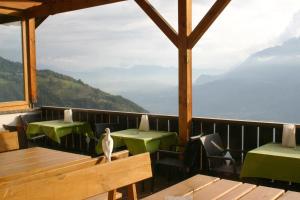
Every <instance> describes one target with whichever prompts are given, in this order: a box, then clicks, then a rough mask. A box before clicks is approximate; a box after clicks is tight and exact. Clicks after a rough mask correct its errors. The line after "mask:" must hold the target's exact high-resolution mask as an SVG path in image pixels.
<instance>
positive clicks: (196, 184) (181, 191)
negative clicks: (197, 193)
mask: <svg viewBox="0 0 300 200" xmlns="http://www.w3.org/2000/svg"><path fill="white" fill-rule="evenodd" d="M218 180H219V178H216V177H211V176H205V175H196V176H193V177H192V178H189V179H187V180H185V181H183V182H180V183H178V184H176V185H173V186H171V187H169V188H167V189H164V190H162V191H160V192H158V193H155V194H153V195H151V196H148V197H146V198H144V200H152V199H153V200H160V199H161V200H164V199H165V197H166V196H187V195H189V194H191V193H192V192H193V191H194V190H199V189H202V188H204V187H206V186H208V185H210V184H212V183H214V182H216V181H218Z"/></svg>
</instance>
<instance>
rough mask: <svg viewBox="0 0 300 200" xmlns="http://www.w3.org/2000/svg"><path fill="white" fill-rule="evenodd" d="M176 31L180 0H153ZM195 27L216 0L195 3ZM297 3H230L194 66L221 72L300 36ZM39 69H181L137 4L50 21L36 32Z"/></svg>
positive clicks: (202, 45)
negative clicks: (260, 51)
mask: <svg viewBox="0 0 300 200" xmlns="http://www.w3.org/2000/svg"><path fill="white" fill-rule="evenodd" d="M151 2H152V4H153V5H154V6H155V7H156V8H157V9H158V10H159V11H160V12H161V13H162V15H163V16H164V17H165V18H166V19H167V20H168V21H169V22H170V24H172V26H174V28H175V29H177V0H168V1H165V0H151ZM193 2H194V7H193V26H195V25H196V24H197V23H198V22H199V21H200V19H201V17H202V16H204V15H205V13H206V11H207V10H208V9H209V8H210V6H211V5H212V4H213V3H214V2H215V1H214V0H194V1H193ZM299 10H300V1H299V0H276V1H274V0H251V1H238V0H232V2H231V3H230V4H229V5H228V7H227V8H226V9H225V11H224V12H223V13H222V14H221V16H220V17H219V19H217V21H216V22H215V23H214V24H213V26H212V27H211V28H210V29H209V31H208V32H207V33H206V34H205V35H204V36H203V38H202V40H201V41H200V42H199V44H197V46H196V47H195V49H194V53H193V59H194V60H193V66H194V68H199V69H201V70H203V71H204V72H210V73H220V72H223V71H226V70H228V69H229V68H231V67H232V66H234V65H236V64H238V63H240V62H242V61H243V60H244V59H245V58H247V57H248V56H249V55H250V54H251V53H253V52H255V51H257V50H261V49H263V48H266V47H269V46H272V45H276V44H278V43H280V42H282V40H283V39H287V38H289V37H292V36H295V35H299V30H298V29H296V28H294V27H296V26H297V27H299V25H298V24H299V21H300V20H297V19H299V18H300V17H299V16H300V14H298V15H296V16H295V17H294V20H292V19H293V16H294V15H295V13H297V12H298V11H299ZM37 50H38V51H37V54H38V56H37V58H38V65H39V67H48V66H52V67H53V68H61V67H63V68H64V69H72V70H76V71H83V70H84V71H86V70H89V69H95V68H101V67H110V66H118V67H119V66H120V67H128V66H134V65H160V66H173V67H177V60H178V59H177V50H176V48H175V47H174V46H173V44H172V43H171V42H170V41H169V40H168V39H167V38H166V36H164V35H163V33H162V32H161V31H160V30H159V29H158V28H157V27H156V25H155V24H154V23H153V22H152V21H151V20H150V19H149V18H148V17H147V16H146V14H145V13H144V12H143V11H142V10H141V9H140V8H139V7H138V6H137V5H136V4H135V2H134V1H128V2H122V3H117V4H112V5H106V6H102V7H96V8H91V9H85V10H81V11H75V12H70V13H64V14H59V15H55V16H51V17H49V18H48V19H47V20H46V21H45V22H44V23H43V24H42V25H41V26H40V27H39V28H38V29H37Z"/></svg>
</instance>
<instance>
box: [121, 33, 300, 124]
mask: <svg viewBox="0 0 300 200" xmlns="http://www.w3.org/2000/svg"><path fill="white" fill-rule="evenodd" d="M299 88H300V38H293V39H290V40H288V41H286V42H284V43H283V44H282V45H278V46H275V47H270V48H267V49H264V50H262V51H259V52H257V53H254V54H253V55H251V56H250V57H249V58H248V59H246V60H245V61H244V62H243V63H241V64H240V65H239V66H236V67H235V68H234V69H233V70H231V71H229V72H227V73H225V74H223V75H218V76H209V75H202V76H199V78H198V79H197V80H196V81H195V82H194V86H193V115H194V116H210V117H223V118H235V119H252V120H268V121H282V122H295V123H296V122H297V123H300V106H299V105H298V103H299V102H300V95H299V93H298V90H299ZM177 90H178V88H177V86H176V87H163V86H161V89H160V90H157V91H151V92H150V93H148V94H147V92H144V93H142V95H140V94H135V95H134V93H129V95H126V94H124V96H125V97H127V98H129V99H131V100H133V101H135V102H137V103H138V104H140V105H142V106H143V107H145V108H146V109H148V110H149V111H150V112H155V113H165V114H177V110H178V91H177Z"/></svg>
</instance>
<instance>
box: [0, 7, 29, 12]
mask: <svg viewBox="0 0 300 200" xmlns="http://www.w3.org/2000/svg"><path fill="white" fill-rule="evenodd" d="M0 9H7V10H14V11H22V10H23V9H18V8H10V7H6V6H0Z"/></svg>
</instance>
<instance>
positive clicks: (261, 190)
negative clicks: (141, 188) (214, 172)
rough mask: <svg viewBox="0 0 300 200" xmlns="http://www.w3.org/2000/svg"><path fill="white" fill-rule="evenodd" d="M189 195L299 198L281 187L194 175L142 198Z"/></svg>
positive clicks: (224, 198)
mask: <svg viewBox="0 0 300 200" xmlns="http://www.w3.org/2000/svg"><path fill="white" fill-rule="evenodd" d="M168 196H169V197H187V199H189V197H190V198H191V199H206V200H213V199H218V200H233V199H234V200H237V199H240V200H258V199H259V200H275V199H278V200H286V199H288V200H293V199H300V193H298V192H291V191H288V192H286V193H285V191H284V190H282V189H277V188H271V187H264V186H256V185H253V184H248V183H242V182H238V181H231V180H225V179H219V178H215V177H210V176H204V175H196V176H194V177H192V178H190V179H187V180H185V181H183V182H181V183H178V184H176V185H174V186H171V187H169V188H167V189H165V190H162V191H160V192H158V193H155V194H153V195H151V196H148V197H146V198H144V200H164V199H165V198H166V197H168Z"/></svg>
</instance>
